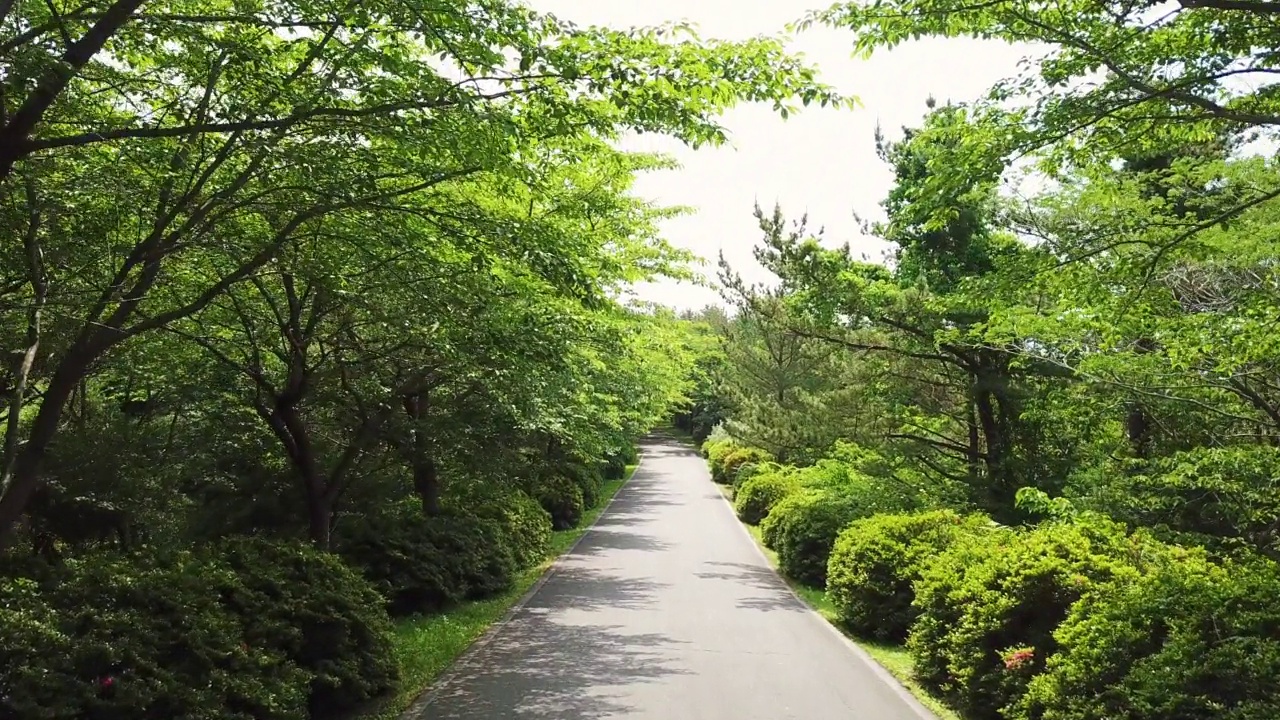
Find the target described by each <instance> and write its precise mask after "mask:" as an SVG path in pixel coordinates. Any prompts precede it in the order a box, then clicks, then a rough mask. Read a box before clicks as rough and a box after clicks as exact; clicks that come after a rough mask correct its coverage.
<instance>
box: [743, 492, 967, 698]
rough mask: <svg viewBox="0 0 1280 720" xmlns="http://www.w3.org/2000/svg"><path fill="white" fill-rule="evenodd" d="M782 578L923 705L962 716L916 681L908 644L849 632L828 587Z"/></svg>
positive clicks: (772, 560) (755, 533)
mask: <svg viewBox="0 0 1280 720" xmlns="http://www.w3.org/2000/svg"><path fill="white" fill-rule="evenodd" d="M720 488H721V491H722V492H724V493H725V496H726V498H731V497H732V496H731V495H730V492H731V491H729V490H728V489H727V488H725V487H724V486H720ZM743 527H745V528H746V529H747V532H749V533H751V537H752V538H753V539H754V540H755V541H756V545H758V546H760V550H761V551H762V552H764V554H765V557H767V558H769V564H770V565H772V566H773V568H774V569H775V570H777V569H778V554H777V553H775V552H774V551H772V550H770V549H769V548H767V547H765V546H764V540H763V539H762V538H761V537H760V528H759V527H756V526H754V525H746V524H744V525H743ZM783 579H784V580H786V582H787V585H790V586H791V589H792V591H794V592H795V594H796V595H798V596H800V599H801V600H804V601H805V603H807V604H808V605H809V607H811V608H813V609H814V610H816V611H818V614H819V615H821V616H822V617H823V619H824V620H826V621H827V622H829V623H831V625H832V626H834V627H835V628H836V629H838V630H840V632H842V633H844V635H845V636H846V637H848V638H849V639H850V640H852V641H853V642H854V643H856V644H857V645H858V647H860V648H862V649H863V650H865V651H866V652H867V654H868V655H870V656H871V657H872V658H873V659H874V660H875V661H876V662H878V663H880V665H881V666H882V667H884V669H885V670H888V671H889V674H890V675H893V676H894V677H895V678H897V679H898V682H900V683H902V686H903V687H905V688H906V689H907V690H910V691H911V694H912V695H914V696H915V698H916V699H917V700H919V701H920V704H921V705H924V706H925V707H926V708H928V709H929V710H930V711H932V712H933V714H934V715H937V716H938V717H939V718H940V719H941V720H960V716H959V715H957V714H956V712H955V711H954V710H952V709H951V708H949V707H947V706H946V705H944V704H942V701H940V700H938V699H937V698H936V697H934V696H933V695H930V694H929V692H928V691H927V690H925V689H924V687H923V686H921V685H920V683H918V682H916V679H915V666H914V664H913V663H912V661H911V655H910V654H909V653H908V652H907V649H906V647H904V646H902V645H893V644H891V643H880V642H872V641H868V640H864V639H862V638H858V637H854V636H852V635H850V634H849V633H847V632H845V630H844V628H843V627H841V626H840V622H839V618H838V616H837V615H836V609H835V606H834V605H832V604H831V600H830V599H829V598H828V597H827V592H826V591H825V590H819V589H818V588H813V587H809V586H807V585H801V584H800V583H797V582H793V581H792V580H790V579H789V578H787V577H786V576H783Z"/></svg>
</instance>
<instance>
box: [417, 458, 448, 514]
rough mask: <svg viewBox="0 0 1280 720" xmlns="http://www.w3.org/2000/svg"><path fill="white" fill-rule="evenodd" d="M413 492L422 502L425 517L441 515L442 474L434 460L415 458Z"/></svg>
mask: <svg viewBox="0 0 1280 720" xmlns="http://www.w3.org/2000/svg"><path fill="white" fill-rule="evenodd" d="M413 490H414V492H415V493H417V494H418V499H419V500H421V501H422V512H423V514H424V515H426V516H427V517H435V516H436V515H439V514H440V510H441V507H440V474H439V470H438V469H437V468H436V461H435V460H434V459H433V458H430V457H415V458H414V463H413Z"/></svg>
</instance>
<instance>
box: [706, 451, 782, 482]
mask: <svg viewBox="0 0 1280 720" xmlns="http://www.w3.org/2000/svg"><path fill="white" fill-rule="evenodd" d="M769 460H772V456H771V455H769V454H768V452H765V451H763V450H759V448H756V447H740V448H737V450H733V451H732V452H730V454H727V455H724V459H723V460H721V462H719V475H718V477H717V475H716V474H714V473H713V474H712V479H713V480H716V482H717V483H722V484H736V482H737V475H739V471H740V470H741V469H742V466H744V465H749V464H758V462H768V461H769Z"/></svg>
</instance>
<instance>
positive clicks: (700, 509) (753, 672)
mask: <svg viewBox="0 0 1280 720" xmlns="http://www.w3.org/2000/svg"><path fill="white" fill-rule="evenodd" d="M642 449H643V460H642V461H641V464H640V468H639V470H638V471H637V472H636V474H635V476H634V477H633V478H632V480H631V482H630V483H628V484H627V486H626V487H624V488H623V489H622V490H621V492H619V493H618V495H617V496H616V497H615V499H614V501H613V503H612V504H611V505H610V506H609V508H608V510H607V511H606V512H605V514H604V515H603V516H602V517H601V518H600V521H599V522H598V523H597V524H596V525H595V527H594V528H592V529H591V530H590V531H589V532H588V533H587V534H586V535H585V536H584V537H583V539H582V542H581V543H579V544H578V546H577V547H576V548H575V549H574V550H573V551H572V552H571V553H569V554H568V555H566V556H565V557H564V558H562V559H561V561H560V562H559V563H557V565H556V566H555V568H554V569H553V570H552V571H551V574H550V575H549V576H548V577H547V578H546V580H545V582H544V583H543V584H542V585H541V586H540V587H539V588H537V589H536V590H535V591H534V592H533V594H532V595H531V596H530V597H529V598H528V600H527V602H526V603H525V604H524V605H523V606H522V607H520V609H518V610H517V611H516V612H515V613H514V614H513V615H511V616H510V618H509V619H508V621H507V622H505V623H504V624H502V625H500V626H498V627H497V628H496V629H495V630H494V632H492V633H491V634H490V635H488V636H487V637H486V638H485V639H483V640H482V641H481V642H480V643H478V644H477V645H476V646H475V647H473V648H472V649H471V651H470V652H468V653H467V655H465V656H464V657H463V658H462V660H461V661H459V663H458V664H457V665H456V666H455V667H454V668H453V670H452V671H450V672H449V673H447V674H446V676H445V677H444V678H442V679H441V680H440V681H439V682H438V683H437V684H436V686H435V687H434V688H433V689H432V690H431V691H430V692H428V693H427V694H426V695H424V696H423V697H422V698H421V699H419V701H418V703H417V704H416V705H415V706H414V707H413V708H412V709H411V710H410V711H409V713H408V714H407V715H406V717H407V718H411V719H412V720H506V719H508V718H514V719H519V720H526V719H527V720H533V719H537V720H542V719H544V718H545V719H547V720H552V719H554V720H597V719H599V718H636V719H640V718H643V719H645V720H790V719H795V720H844V719H849V720H922V718H924V719H930V718H932V717H933V716H932V715H930V714H929V713H928V712H927V711H926V710H924V709H922V708H921V707H920V706H919V705H918V704H916V703H915V702H914V700H912V699H910V697H909V696H908V695H907V694H906V692H905V691H904V690H902V689H901V688H900V687H899V686H897V685H896V684H894V683H893V682H892V681H891V680H889V679H888V676H887V675H885V674H884V671H883V670H881V669H880V668H879V667H878V666H875V665H874V664H873V663H871V661H870V660H868V659H867V658H866V657H865V655H862V654H861V653H860V651H857V650H855V649H854V648H853V647H852V646H851V645H850V644H849V643H848V642H847V641H846V640H845V639H844V638H843V637H841V636H840V635H839V634H838V633H836V632H835V631H834V630H833V629H832V628H831V627H830V626H829V625H827V624H826V623H825V622H824V621H823V620H822V619H821V618H820V617H818V616H817V615H816V614H814V613H813V612H811V611H810V610H809V609H808V607H807V606H806V605H804V604H803V603H802V602H800V601H799V600H797V599H796V597H795V595H793V594H792V593H791V592H790V590H789V589H788V588H787V587H786V585H785V584H783V582H782V581H781V580H780V579H779V578H778V576H777V575H776V574H775V573H774V572H773V571H772V570H771V569H770V568H769V566H768V564H767V562H766V561H765V559H764V557H763V556H762V555H761V554H760V553H759V551H758V550H757V549H756V547H755V545H754V543H753V541H752V540H751V538H750V537H749V536H748V535H747V534H746V533H745V532H744V531H743V529H742V528H741V527H740V526H739V525H738V521H737V520H736V519H735V518H734V516H733V512H732V511H731V509H730V508H729V506H728V504H727V503H725V501H724V500H723V499H722V497H721V495H720V492H719V490H717V489H716V487H715V486H714V485H713V484H712V483H711V479H710V476H709V475H708V473H707V469H706V465H705V464H704V462H703V460H702V459H701V458H700V457H698V455H697V454H695V453H694V451H692V450H690V449H689V448H687V447H685V446H682V445H680V444H678V443H676V442H674V441H670V440H662V439H656V440H650V441H648V442H647V443H645V445H644V447H643V448H642Z"/></svg>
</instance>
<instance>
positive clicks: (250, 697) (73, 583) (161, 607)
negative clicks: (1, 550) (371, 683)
mask: <svg viewBox="0 0 1280 720" xmlns="http://www.w3.org/2000/svg"><path fill="white" fill-rule="evenodd" d="M231 575H232V571H231V569H230V568H229V567H228V566H226V565H225V564H222V563H218V562H214V563H212V564H211V563H210V562H207V561H201V560H199V559H197V558H194V557H192V556H191V555H190V554H178V555H175V556H174V557H172V558H169V559H167V561H166V562H163V563H161V562H159V561H157V560H155V559H154V558H147V557H133V558H124V557H120V556H115V555H108V554H98V553H94V554H90V555H87V556H84V557H82V558H78V559H76V560H71V561H69V562H68V563H67V565H66V566H65V567H64V568H63V570H62V572H60V573H59V577H58V578H57V579H56V580H55V581H53V582H52V583H51V584H50V585H49V586H47V587H44V588H38V587H37V586H36V585H35V584H34V583H32V582H30V581H26V580H13V579H10V580H9V581H7V582H5V583H3V584H0V717H5V718H67V719H68V720H70V719H71V718H92V719H93V720H126V719H128V720H135V719H141V720H161V719H162V718H176V717H181V718H194V719H195V720H217V719H218V718H233V719H237V720H277V719H278V720H285V719H286V718H299V717H305V716H306V714H307V695H308V684H309V681H310V678H311V673H309V672H307V671H306V670H305V669H302V668H299V667H298V665H297V664H295V663H294V662H292V661H291V659H290V658H288V657H286V656H285V653H283V652H282V651H281V649H280V648H279V647H276V646H274V645H272V644H270V643H263V642H257V641H256V640H257V638H256V637H254V636H253V635H252V634H251V633H249V632H247V628H246V626H245V625H244V623H243V618H241V617H239V616H238V615H237V614H235V613H234V612H232V611H230V608H228V606H227V605H225V604H224V601H223V598H222V596H221V593H220V592H219V588H218V583H217V579H218V578H225V577H227V576H231ZM276 602H280V601H278V600H277V601H276Z"/></svg>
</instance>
